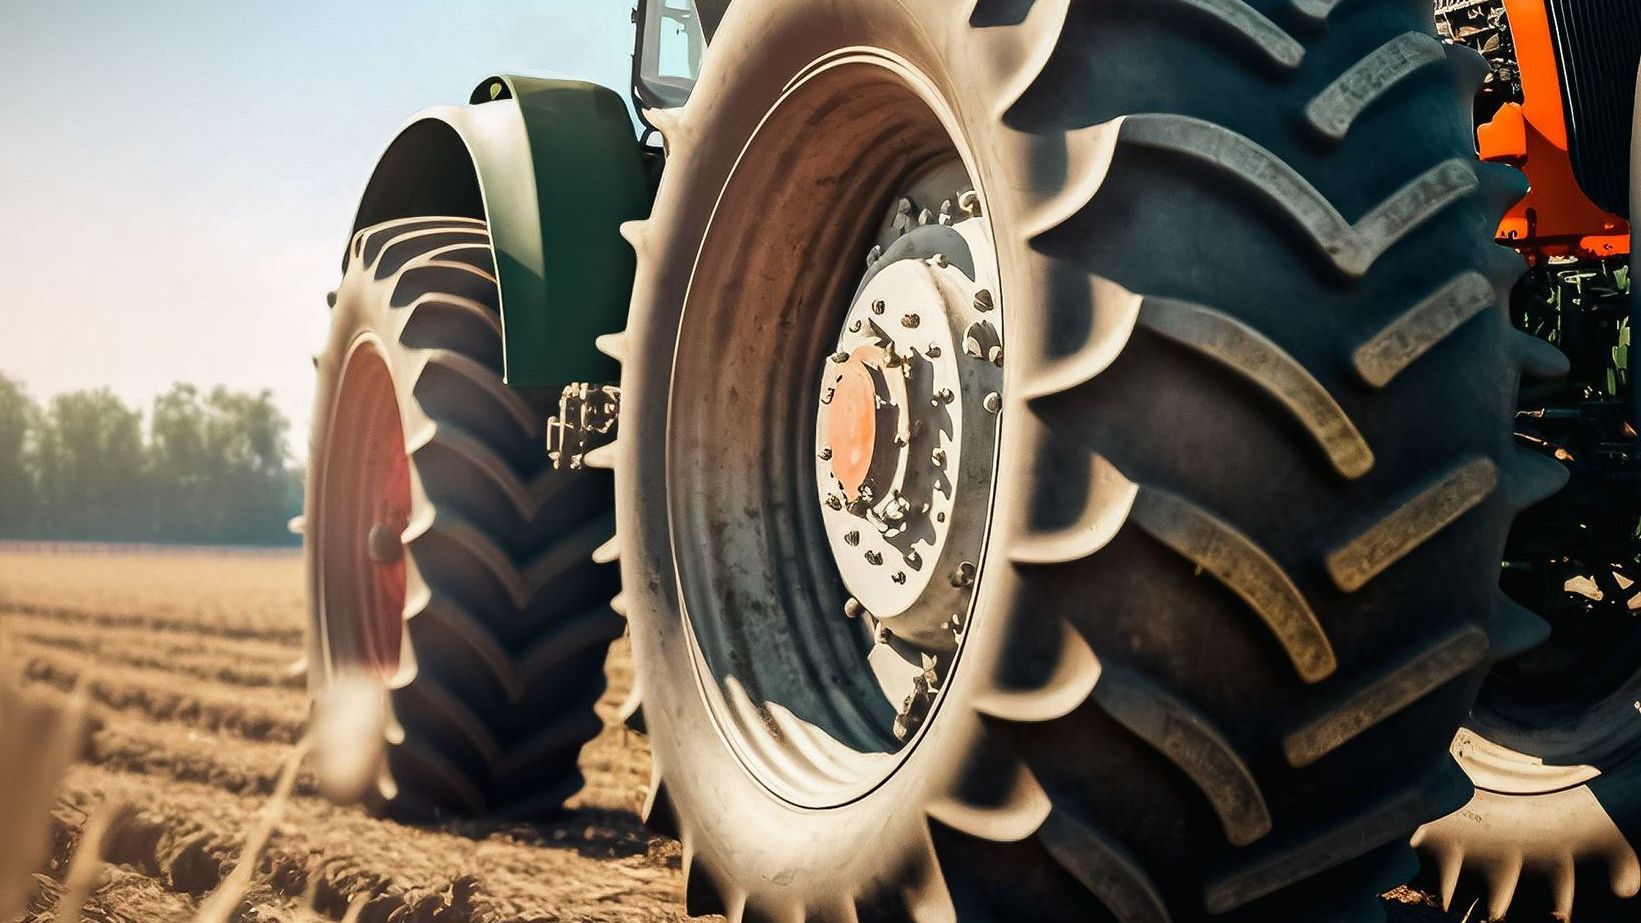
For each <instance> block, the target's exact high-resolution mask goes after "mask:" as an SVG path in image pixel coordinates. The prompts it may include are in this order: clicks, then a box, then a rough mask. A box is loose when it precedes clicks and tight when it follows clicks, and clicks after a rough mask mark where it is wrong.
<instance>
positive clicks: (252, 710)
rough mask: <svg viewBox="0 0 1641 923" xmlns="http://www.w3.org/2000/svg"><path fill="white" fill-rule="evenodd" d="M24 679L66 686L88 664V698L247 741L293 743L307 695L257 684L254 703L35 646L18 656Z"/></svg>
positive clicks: (239, 695)
mask: <svg viewBox="0 0 1641 923" xmlns="http://www.w3.org/2000/svg"><path fill="white" fill-rule="evenodd" d="M19 662H20V663H21V664H22V668H23V669H22V675H23V679H24V681H25V682H27V683H38V684H42V685H46V686H50V687H53V688H56V689H58V690H61V691H67V690H69V689H72V688H74V686H75V685H76V684H77V683H79V682H80V680H81V677H82V676H83V675H85V674H86V671H87V670H88V669H90V671H91V673H90V687H89V692H90V695H91V700H92V701H93V702H95V703H97V704H99V705H102V706H104V707H106V708H108V709H110V710H113V711H116V712H134V713H137V714H140V715H144V716H146V717H148V718H150V719H152V720H154V721H162V722H169V723H174V724H179V725H186V726H188V727H194V728H200V729H203V730H208V731H220V732H225V733H229V734H232V735H234V736H236V737H242V738H245V739H247V740H252V741H272V742H275V743H294V742H296V741H297V740H298V739H300V738H301V736H302V731H303V727H304V725H305V723H306V720H307V699H306V697H305V696H304V695H303V694H302V693H300V692H298V691H294V690H279V689H268V690H261V691H259V692H258V694H257V695H256V696H255V701H254V704H252V703H249V702H247V701H246V698H247V697H246V696H245V695H244V694H243V693H240V692H236V691H235V690H233V689H228V688H216V687H202V686H201V684H200V683H197V682H192V681H188V680H185V679H179V678H177V677H175V676H166V675H164V674H155V673H146V672H143V671H140V670H132V669H129V668H125V667H110V666H102V665H96V664H91V663H90V662H89V661H88V660H87V659H86V658H84V657H77V656H74V655H65V654H61V653H57V652H37V653H35V654H34V655H32V656H29V657H26V658H19Z"/></svg>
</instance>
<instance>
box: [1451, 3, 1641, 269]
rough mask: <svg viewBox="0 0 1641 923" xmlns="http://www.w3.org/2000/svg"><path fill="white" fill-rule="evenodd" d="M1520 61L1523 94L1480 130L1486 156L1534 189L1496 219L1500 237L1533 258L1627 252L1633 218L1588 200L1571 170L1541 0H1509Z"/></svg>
mask: <svg viewBox="0 0 1641 923" xmlns="http://www.w3.org/2000/svg"><path fill="white" fill-rule="evenodd" d="M1504 7H1505V10H1506V12H1507V14H1508V16H1509V19H1510V28H1511V31H1512V33H1513V35H1514V38H1515V43H1516V56H1517V61H1518V63H1519V65H1520V68H1521V90H1522V98H1523V102H1521V103H1514V102H1510V103H1505V104H1504V105H1503V106H1502V107H1500V109H1499V111H1498V112H1497V113H1496V114H1495V115H1494V116H1493V118H1492V120H1491V121H1489V122H1487V123H1485V124H1483V125H1482V126H1481V127H1480V128H1479V129H1478V130H1477V133H1476V138H1477V145H1478V148H1479V150H1480V153H1481V159H1483V160H1486V161H1492V162H1495V163H1506V164H1509V165H1511V166H1513V167H1517V168H1519V169H1521V170H1522V171H1523V172H1525V173H1526V174H1527V178H1528V180H1529V182H1530V183H1531V184H1532V189H1531V191H1530V192H1528V194H1527V197H1526V198H1524V199H1522V200H1521V201H1520V202H1519V203H1517V204H1516V206H1515V207H1514V208H1512V209H1511V210H1510V212H1509V214H1507V215H1505V218H1504V221H1503V222H1502V223H1501V224H1500V225H1499V230H1498V239H1499V242H1500V243H1503V244H1506V245H1508V246H1510V247H1514V248H1515V249H1517V250H1519V251H1521V253H1522V255H1523V256H1525V257H1526V258H1527V261H1528V262H1529V263H1530V264H1532V265H1539V264H1540V263H1542V262H1543V261H1544V260H1545V259H1546V258H1549V257H1563V256H1570V257H1579V258H1584V259H1606V258H1610V257H1618V256H1625V255H1627V254H1628V253H1629V252H1630V225H1629V222H1628V221H1626V220H1624V218H1623V217H1621V216H1619V215H1615V214H1613V213H1611V212H1609V211H1606V210H1605V209H1603V208H1601V207H1600V206H1599V205H1596V204H1595V203H1594V202H1592V201H1590V197H1589V196H1588V195H1586V194H1585V192H1584V189H1583V187H1581V186H1580V185H1579V182H1578V178H1577V177H1576V176H1575V175H1574V172H1573V163H1572V157H1571V155H1570V154H1569V151H1568V148H1569V142H1568V132H1567V111H1566V106H1565V104H1564V103H1563V102H1562V89H1561V87H1562V84H1561V73H1560V68H1559V66H1558V65H1557V63H1556V52H1555V45H1554V40H1553V39H1552V37H1551V32H1550V17H1549V13H1548V11H1547V10H1546V8H1545V4H1544V0H1504Z"/></svg>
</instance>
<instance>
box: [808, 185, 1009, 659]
mask: <svg viewBox="0 0 1641 923" xmlns="http://www.w3.org/2000/svg"><path fill="white" fill-rule="evenodd" d="M903 201H906V200H903ZM908 213H909V209H908V207H907V206H905V205H902V206H901V207H900V208H899V209H897V212H896V217H895V222H894V224H895V226H894V227H893V228H892V236H893V238H894V239H893V240H892V241H891V242H890V245H889V247H888V249H887V251H881V250H880V251H879V252H878V253H877V254H875V255H876V256H877V259H876V261H875V262H874V265H873V266H872V267H871V269H870V270H869V272H868V278H867V280H866V282H865V283H864V284H863V285H862V286H861V288H860V291H859V293H858V294H857V296H856V297H855V300H854V302H853V303H852V304H851V306H850V308H849V310H848V312H847V313H846V315H845V316H844V320H843V325H842V330H841V331H840V333H839V334H838V337H837V340H836V348H835V350H834V352H833V354H832V357H831V361H829V362H828V363H827V364H826V366H825V369H824V371H823V373H822V380H821V386H820V390H819V404H818V407H817V410H816V444H817V445H818V446H819V447H820V448H819V451H818V453H817V462H816V468H815V480H816V488H817V491H818V495H819V499H820V506H821V514H822V518H823V521H824V523H825V526H826V534H827V538H828V541H829V542H830V545H831V551H832V554H833V557H834V558H835V560H836V561H837V564H838V570H839V573H840V575H841V576H842V578H843V582H844V585H845V587H846V588H847V590H848V591H849V593H850V594H851V599H850V601H849V605H848V606H847V608H846V612H847V614H849V615H851V617H857V616H861V615H865V616H867V617H868V618H869V619H870V620H871V622H872V623H873V626H874V630H875V632H876V633H877V634H878V636H879V639H880V640H888V639H889V638H893V639H899V640H902V641H905V642H909V643H911V644H913V645H916V646H917V647H918V648H920V649H922V650H925V651H936V652H939V651H950V650H952V649H954V648H955V646H956V639H957V635H958V633H959V631H960V630H961V625H962V622H963V620H964V618H965V617H966V613H967V607H968V599H969V595H970V593H971V588H970V583H971V582H972V574H973V571H974V562H975V561H977V560H978V559H979V552H980V548H981V544H982V542H983V540H984V525H985V514H984V507H985V506H986V503H985V501H986V499H987V498H988V497H989V494H990V482H991V472H992V466H993V455H994V452H995V448H996V440H997V416H996V412H995V408H996V406H997V405H996V396H997V395H998V394H999V392H1001V390H1002V377H1003V375H1002V367H1001V366H1002V332H1001V317H1000V314H1001V312H999V311H996V310H995V306H996V299H995V296H994V295H993V292H992V285H993V283H991V282H990V281H989V278H988V276H989V273H982V272H978V271H977V270H976V266H975V262H976V258H975V255H974V254H975V253H976V252H983V253H986V255H987V256H988V257H989V244H988V243H987V242H986V241H985V240H984V238H983V236H982V232H981V229H980V222H978V221H967V222H964V224H966V225H970V227H969V228H967V229H963V228H954V227H952V226H951V225H949V224H947V223H941V224H933V223H929V222H930V221H932V216H931V213H930V212H928V211H927V210H925V211H924V212H923V214H924V215H925V216H931V217H929V218H928V219H927V220H926V221H925V222H924V223H923V224H914V223H912V220H911V219H910V218H908ZM944 214H945V215H946V217H945V218H943V219H942V221H943V222H949V221H950V220H951V214H952V210H951V208H950V207H949V205H948V207H947V208H945V209H944ZM962 230H967V231H968V232H969V233H967V234H964V233H960V231H962ZM971 237H973V238H974V239H973V241H972V244H971V240H970V238H971ZM934 246H941V247H947V248H951V249H952V250H954V251H955V252H952V253H950V254H948V253H942V252H927V251H929V250H930V248H931V247H934ZM965 499H969V500H972V501H973V506H974V509H972V510H965V509H961V508H960V504H961V502H962V501H963V500H965ZM965 513H968V514H969V515H965ZM903 656H905V657H906V658H907V659H909V660H910V659H914V658H913V657H912V655H911V652H910V651H907V652H903Z"/></svg>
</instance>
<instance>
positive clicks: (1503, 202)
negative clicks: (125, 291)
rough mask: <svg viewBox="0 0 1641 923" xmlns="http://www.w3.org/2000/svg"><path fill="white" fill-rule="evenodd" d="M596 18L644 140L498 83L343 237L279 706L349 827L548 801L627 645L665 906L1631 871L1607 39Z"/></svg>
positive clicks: (1501, 6)
mask: <svg viewBox="0 0 1641 923" xmlns="http://www.w3.org/2000/svg"><path fill="white" fill-rule="evenodd" d="M634 22H635V24H636V25H637V28H636V30H635V32H636V47H635V54H634V64H633V79H632V85H631V87H630V99H629V98H624V96H623V94H622V93H619V92H617V91H615V90H612V89H608V88H603V87H598V86H595V85H592V84H587V83H580V82H575V81H566V80H547V79H536V78H530V77H522V76H498V77H492V78H490V79H487V80H485V81H484V82H483V83H481V84H480V85H479V86H478V88H477V89H476V90H475V91H474V92H473V94H472V96H471V100H470V103H469V104H468V105H465V106H451V107H443V108H435V109H431V110H427V111H424V112H423V113H420V114H418V115H417V116H415V117H414V118H412V119H411V121H410V122H409V123H408V124H407V126H406V127H405V128H404V129H403V130H402V131H401V132H400V133H399V135H398V136H397V137H396V138H395V139H394V140H393V141H392V142H391V144H390V145H389V146H388V147H387V149H386V151H385V152H384V153H383V155H382V156H381V158H380V160H379V162H378V164H377V166H376V168H375V171H374V173H373V175H372V176H371V178H370V180H369V182H368V184H367V186H366V188H365V192H364V195H363V197H362V200H361V204H360V206H359V210H358V213H357V217H356V219H355V221H354V226H353V229H352V235H351V239H350V244H349V246H348V248H347V251H346V253H345V254H344V256H343V274H342V280H341V282H340V284H339V286H338V287H337V289H336V290H335V291H334V292H333V293H332V294H331V296H330V298H329V301H330V304H331V311H332V321H331V331H330V336H329V340H328V343H327V346H326V348H325V351H324V352H323V354H322V355H321V356H320V357H319V360H318V362H317V367H318V375H319V396H318V399H317V412H316V416H315V426H314V435H313V444H312V448H311V458H310V465H309V483H308V495H307V509H306V511H305V516H304V523H305V532H306V539H305V546H306V555H307V562H308V575H309V593H310V600H311V606H310V608H311V613H312V622H311V629H312V630H311V631H310V633H309V639H310V640H309V644H310V657H309V662H310V664H311V667H310V671H309V675H310V685H311V687H312V692H313V694H314V695H315V696H316V697H320V696H323V695H324V694H325V692H326V690H327V689H328V688H330V687H331V686H332V684H334V683H336V682H338V681H339V680H340V679H341V678H343V677H347V676H364V677H367V678H369V679H370V680H371V681H372V682H374V683H376V684H377V686H378V688H380V689H381V690H382V694H383V696H384V699H385V701H386V702H387V703H388V709H387V713H388V715H389V720H388V721H387V722H386V724H385V727H384V729H383V735H384V738H383V740H382V741H381V742H380V744H378V745H379V746H381V747H382V748H383V750H384V753H385V757H384V759H383V760H382V765H381V771H380V774H379V780H378V783H377V785H376V786H375V787H374V789H373V794H372V795H371V798H370V801H371V806H372V807H373V808H374V809H376V810H378V811H381V812H384V813H386V814H389V815H391V816H395V817H400V818H404V819H406V820H412V821H416V820H429V819H437V818H444V817H454V816H463V815H476V814H483V815H501V816H510V817H522V818H531V817H539V816H543V815H549V814H551V813H553V812H555V811H557V810H559V809H560V808H561V806H562V804H563V802H564V801H565V799H566V798H567V797H568V796H569V795H570V794H572V793H573V792H575V791H576V790H577V789H578V788H579V786H580V785H581V781H582V780H581V777H580V775H579V771H578V769H577V755H578V752H579V750H580V747H581V746H582V745H583V744H584V743H585V742H586V741H587V740H589V739H590V738H591V737H593V736H594V735H595V734H596V733H598V731H599V730H600V727H601V721H600V719H599V717H598V715H597V714H595V712H594V709H593V706H594V703H595V702H596V701H597V700H598V699H599V698H600V696H601V695H602V693H603V692H604V674H603V666H604V654H605V651H606V648H607V646H608V645H609V644H610V643H611V642H612V641H613V640H614V639H616V638H618V637H620V636H621V635H622V634H623V633H625V634H627V635H628V636H629V637H630V640H631V647H632V656H633V661H634V670H635V677H636V678H635V682H634V693H633V697H632V699H631V700H630V701H629V703H628V705H627V706H626V708H625V709H624V711H625V713H626V716H627V719H628V721H629V722H630V723H631V724H633V725H634V726H635V727H639V728H641V729H642V730H643V732H644V733H645V734H647V735H648V740H649V744H650V747H651V751H652V763H653V767H652V772H653V775H652V781H651V783H650V785H649V786H648V788H647V792H646V798H645V803H644V806H643V814H644V819H645V821H646V822H647V823H648V824H650V825H651V827H652V828H654V829H656V830H658V831H662V832H665V833H667V834H670V835H672V836H676V837H677V838H678V839H679V840H681V842H682V851H683V852H682V854H683V868H684V873H685V876H686V879H687V887H686V892H687V893H686V896H687V902H688V909H689V911H690V912H691V913H693V914H705V913H721V914H725V915H727V916H728V917H729V918H730V919H733V920H741V919H752V920H799V919H816V920H866V919H901V918H918V919H953V918H957V919H963V920H985V919H1007V920H1035V919H1042V920H1065V919H1087V920H1110V921H1121V923H1157V921H1170V920H1172V921H1193V920H1225V921H1244V920H1249V921H1251V920H1258V921H1262V923H1272V921H1295V923H1298V921H1306V923H1309V921H1319V920H1329V921H1334V920H1349V921H1357V920H1362V921H1367V920H1377V919H1382V914H1383V910H1382V909H1381V905H1380V903H1379V898H1378V895H1379V894H1380V893H1381V892H1383V891H1385V890H1387V889H1389V888H1392V887H1395V886H1396V885H1399V884H1401V883H1403V882H1406V881H1408V880H1409V879H1411V878H1413V877H1414V876H1415V874H1418V873H1419V871H1420V857H1421V854H1422V858H1423V868H1424V873H1423V874H1424V875H1425V876H1426V878H1427V880H1428V881H1429V882H1430V883H1431V887H1432V888H1433V889H1434V890H1436V891H1437V892H1438V893H1439V894H1440V896H1441V898H1442V900H1443V901H1445V902H1448V903H1450V904H1451V903H1453V902H1455V901H1456V900H1459V899H1460V898H1461V896H1462V895H1467V894H1471V893H1475V894H1477V895H1479V898H1480V900H1481V901H1482V909H1484V910H1485V911H1487V912H1488V913H1490V914H1491V915H1492V916H1494V917H1498V916H1502V915H1503V914H1504V913H1505V912H1507V911H1508V910H1510V908H1511V906H1512V903H1514V904H1515V906H1516V907H1517V909H1518V910H1520V909H1521V908H1523V907H1526V906H1527V905H1529V904H1534V903H1539V904H1543V905H1544V906H1545V907H1546V908H1547V909H1550V910H1554V911H1556V912H1559V913H1561V914H1562V915H1563V916H1566V915H1570V914H1571V913H1572V911H1573V905H1574V899H1575V895H1576V897H1577V899H1578V906H1579V908H1580V910H1581V912H1583V913H1585V914H1586V915H1587V914H1589V913H1590V912H1591V910H1590V909H1589V908H1593V907H1595V906H1597V904H1598V903H1600V902H1601V901H1609V900H1615V899H1616V900H1620V901H1621V900H1622V899H1624V898H1630V897H1633V896H1634V895H1635V894H1636V893H1637V891H1638V889H1641V866H1638V864H1637V857H1636V852H1635V849H1634V847H1633V846H1632V845H1631V843H1632V842H1634V841H1635V836H1634V835H1632V833H1631V828H1632V827H1633V826H1634V824H1635V821H1632V820H1631V818H1632V817H1637V818H1638V819H1641V815H1636V814H1635V811H1634V809H1631V808H1630V807H1629V806H1630V805H1631V804H1632V803H1635V802H1637V799H1638V798H1641V781H1634V780H1633V777H1635V776H1636V775H1637V774H1638V773H1641V758H1636V757H1633V754H1634V753H1635V751H1636V749H1637V746H1636V745H1637V744H1641V718H1638V716H1637V714H1636V712H1638V711H1641V704H1637V703H1638V702H1641V692H1638V690H1636V686H1637V684H1638V682H1641V672H1638V670H1637V667H1636V665H1637V664H1638V663H1641V650H1638V649H1637V646H1638V645H1641V630H1638V629H1637V628H1636V627H1635V626H1636V624H1637V622H1636V619H1637V616H1636V612H1637V611H1641V587H1637V586H1636V582H1637V581H1641V563H1638V562H1641V557H1638V554H1641V494H1638V492H1637V490H1636V479H1637V478H1638V477H1641V468H1638V467H1637V465H1638V464H1641V461H1638V460H1637V458H1636V454H1637V453H1636V448H1637V443H1638V441H1641V437H1638V436H1637V431H1636V429H1635V425H1636V424H1635V421H1637V420H1638V419H1641V412H1638V411H1641V398H1638V396H1637V387H1638V385H1637V378H1638V376H1637V374H1634V369H1633V368H1632V360H1631V358H1630V353H1629V338H1630V328H1631V319H1632V315H1633V313H1634V308H1633V307H1632V303H1631V299H1630V268H1629V256H1630V254H1629V251H1630V246H1629V226H1628V223H1627V220H1628V219H1627V216H1628V214H1629V196H1630V176H1631V168H1630V163H1629V150H1630V147H1631V145H1630V144H1629V143H1628V137H1629V131H1630V127H1631V125H1632V115H1631V113H1632V109H1633V107H1634V102H1635V96H1636V93H1635V87H1636V69H1637V64H1638V61H1641V7H1637V6H1635V5H1634V4H1632V3H1628V2H1626V0H1435V2H1434V5H1433V2H1432V0H1144V2H1140V0H1100V2H1095V0H1089V2H1073V0H961V2H954V0H896V2H885V0H780V2H764V3H756V2H751V0H742V2H734V3H731V2H730V0H640V2H639V3H638V5H637V9H636V10H635V11H634ZM629 101H630V103H631V104H632V105H631V108H629V105H628V104H629ZM635 111H636V113H637V117H636V119H635V117H634V112H635ZM1569 479H1570V483H1571V486H1570V487H1568V488H1567V489H1566V490H1565V491H1563V490H1562V488H1563V487H1564V486H1565V485H1567V484H1568V483H1569ZM1501 562H1502V565H1503V566H1502V568H1501V566H1500V565H1501ZM1455 732H1457V736H1455ZM1410 837H1411V840H1410ZM1620 906H1625V905H1622V904H1620ZM1630 906H1631V907H1632V909H1631V910H1629V911H1627V912H1624V911H1621V913H1622V914H1624V915H1629V914H1633V913H1634V912H1636V911H1635V910H1634V909H1633V905H1630Z"/></svg>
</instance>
